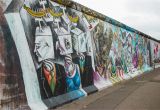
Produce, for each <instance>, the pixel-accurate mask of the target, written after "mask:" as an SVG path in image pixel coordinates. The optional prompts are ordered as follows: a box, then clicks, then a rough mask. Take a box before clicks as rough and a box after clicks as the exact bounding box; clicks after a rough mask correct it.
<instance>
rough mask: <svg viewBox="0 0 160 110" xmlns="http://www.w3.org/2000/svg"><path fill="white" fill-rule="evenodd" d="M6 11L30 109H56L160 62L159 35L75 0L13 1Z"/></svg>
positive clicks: (159, 64) (150, 69)
mask: <svg viewBox="0 0 160 110" xmlns="http://www.w3.org/2000/svg"><path fill="white" fill-rule="evenodd" d="M1 14H2V13H1ZM4 16H5V18H4V19H6V21H7V24H6V25H7V26H8V28H9V30H4V31H9V32H10V33H11V34H10V35H9V36H10V37H11V38H10V39H11V40H12V42H13V43H11V44H10V45H11V47H12V46H14V47H15V48H16V49H15V50H14V51H15V53H16V54H14V55H15V57H16V58H17V57H18V60H17V62H18V64H19V65H17V66H18V67H17V68H20V70H21V71H20V72H19V74H20V75H19V76H22V77H23V78H21V79H19V80H20V81H19V83H20V82H21V86H22V87H21V89H22V90H23V92H22V93H23V97H24V98H23V99H24V100H25V99H26V105H25V104H23V105H25V106H28V107H27V108H28V109H29V108H30V109H33V110H46V109H48V108H54V107H57V106H59V105H62V104H64V103H66V102H70V101H73V100H76V99H79V98H81V97H85V96H87V95H89V94H92V93H95V92H98V91H100V90H102V89H104V88H107V87H109V86H113V85H114V84H115V83H118V82H120V81H123V80H128V79H131V78H133V77H135V76H138V75H140V74H142V73H147V72H149V71H152V70H153V67H156V68H157V67H159V66H160V42H159V41H158V40H156V39H153V38H152V37H151V36H148V35H146V34H144V33H142V32H140V31H138V30H136V29H133V28H131V27H129V26H126V25H125V24H123V23H120V22H118V21H116V20H114V19H112V18H109V17H107V16H105V15H102V14H100V13H98V12H95V11H93V10H91V9H88V8H87V7H84V6H82V5H80V4H78V3H75V2H73V1H70V0H26V1H25V2H24V1H22V0H12V2H11V3H10V5H9V6H8V8H7V9H6V10H5V12H4ZM0 32H1V31H0ZM3 37H4V38H5V37H8V35H5V36H3ZM0 42H3V41H1V39H0ZM0 49H1V47H0ZM12 50H13V49H12ZM1 54H3V53H1V51H0V56H1ZM13 61H15V60H13ZM15 62H16V61H15ZM0 64H1V57H0ZM15 64H17V63H15ZM13 65H14V64H13ZM4 74H5V73H4ZM8 80H10V79H8ZM18 85H19V84H18ZM0 86H1V85H0ZM22 90H21V91H22ZM0 92H1V91H0ZM0 95H1V93H0ZM2 95H3V94H2ZM0 98H1V96H0ZM0 100H1V99H0ZM13 101H14V100H13ZM11 102H12V100H11ZM24 102H25V101H24ZM0 105H2V100H1V103H0ZM21 105H22V104H21V103H19V105H17V106H15V105H14V108H15V109H18V108H20V107H22V106H21ZM0 107H1V106H0ZM4 108H5V107H4Z"/></svg>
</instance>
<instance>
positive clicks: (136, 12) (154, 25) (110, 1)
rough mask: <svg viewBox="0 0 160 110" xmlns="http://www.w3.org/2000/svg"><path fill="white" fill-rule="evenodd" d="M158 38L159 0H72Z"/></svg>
mask: <svg viewBox="0 0 160 110" xmlns="http://www.w3.org/2000/svg"><path fill="white" fill-rule="evenodd" d="M73 1H76V2H78V3H80V4H82V5H84V6H87V7H89V8H91V9H93V10H95V11H98V12H100V13H102V14H104V15H106V16H109V17H111V18H113V19H115V20H118V21H120V22H122V23H124V24H126V25H128V26H130V27H132V28H135V29H137V30H139V31H142V32H144V33H146V34H148V35H150V36H152V37H154V38H156V39H158V40H160V0H73Z"/></svg>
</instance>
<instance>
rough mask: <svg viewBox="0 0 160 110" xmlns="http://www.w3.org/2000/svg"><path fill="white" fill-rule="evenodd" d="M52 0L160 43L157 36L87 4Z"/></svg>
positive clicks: (67, 0)
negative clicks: (132, 26) (130, 25)
mask: <svg viewBox="0 0 160 110" xmlns="http://www.w3.org/2000/svg"><path fill="white" fill-rule="evenodd" d="M51 1H54V2H56V3H59V4H61V5H64V6H67V7H70V8H73V9H75V10H77V11H81V12H83V13H85V14H87V15H90V16H93V17H96V18H99V19H101V20H103V21H106V22H108V23H111V24H113V25H116V26H118V27H121V28H124V29H126V30H128V31H131V32H135V33H137V34H139V35H141V36H144V37H146V38H148V39H151V40H154V41H156V42H159V43H160V41H159V40H157V39H155V38H152V37H151V36H149V35H147V34H145V33H143V32H140V31H138V30H136V29H134V28H131V27H129V26H127V25H125V24H123V23H121V22H119V21H117V20H115V19H112V18H110V17H108V16H106V15H103V14H101V13H99V12H97V11H94V10H92V9H90V8H88V7H86V6H83V5H81V4H79V3H77V2H74V1H72V0H51Z"/></svg>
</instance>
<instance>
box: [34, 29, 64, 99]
mask: <svg viewBox="0 0 160 110" xmlns="http://www.w3.org/2000/svg"><path fill="white" fill-rule="evenodd" d="M39 28H40V27H37V28H36V35H35V49H34V52H35V54H36V56H37V58H38V63H39V67H38V69H37V76H38V80H39V86H40V92H41V97H42V99H46V98H50V97H53V96H57V95H61V94H64V93H66V82H65V77H66V76H65V70H64V67H63V66H61V65H59V64H56V63H54V61H53V60H54V58H55V57H54V47H53V38H52V34H51V30H50V27H49V26H47V27H44V28H43V31H40V30H39Z"/></svg>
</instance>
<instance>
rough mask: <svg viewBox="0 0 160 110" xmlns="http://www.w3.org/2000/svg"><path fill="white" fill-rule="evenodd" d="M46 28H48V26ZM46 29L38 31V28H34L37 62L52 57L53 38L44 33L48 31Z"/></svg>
mask: <svg viewBox="0 0 160 110" xmlns="http://www.w3.org/2000/svg"><path fill="white" fill-rule="evenodd" d="M46 29H47V30H49V28H46ZM47 30H45V31H44V32H39V30H36V34H37V35H36V38H35V48H34V52H35V54H36V56H37V57H38V62H41V61H43V60H46V59H54V48H53V39H52V36H51V34H48V33H47V34H48V35H47V34H45V33H46V32H48V31H47Z"/></svg>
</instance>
